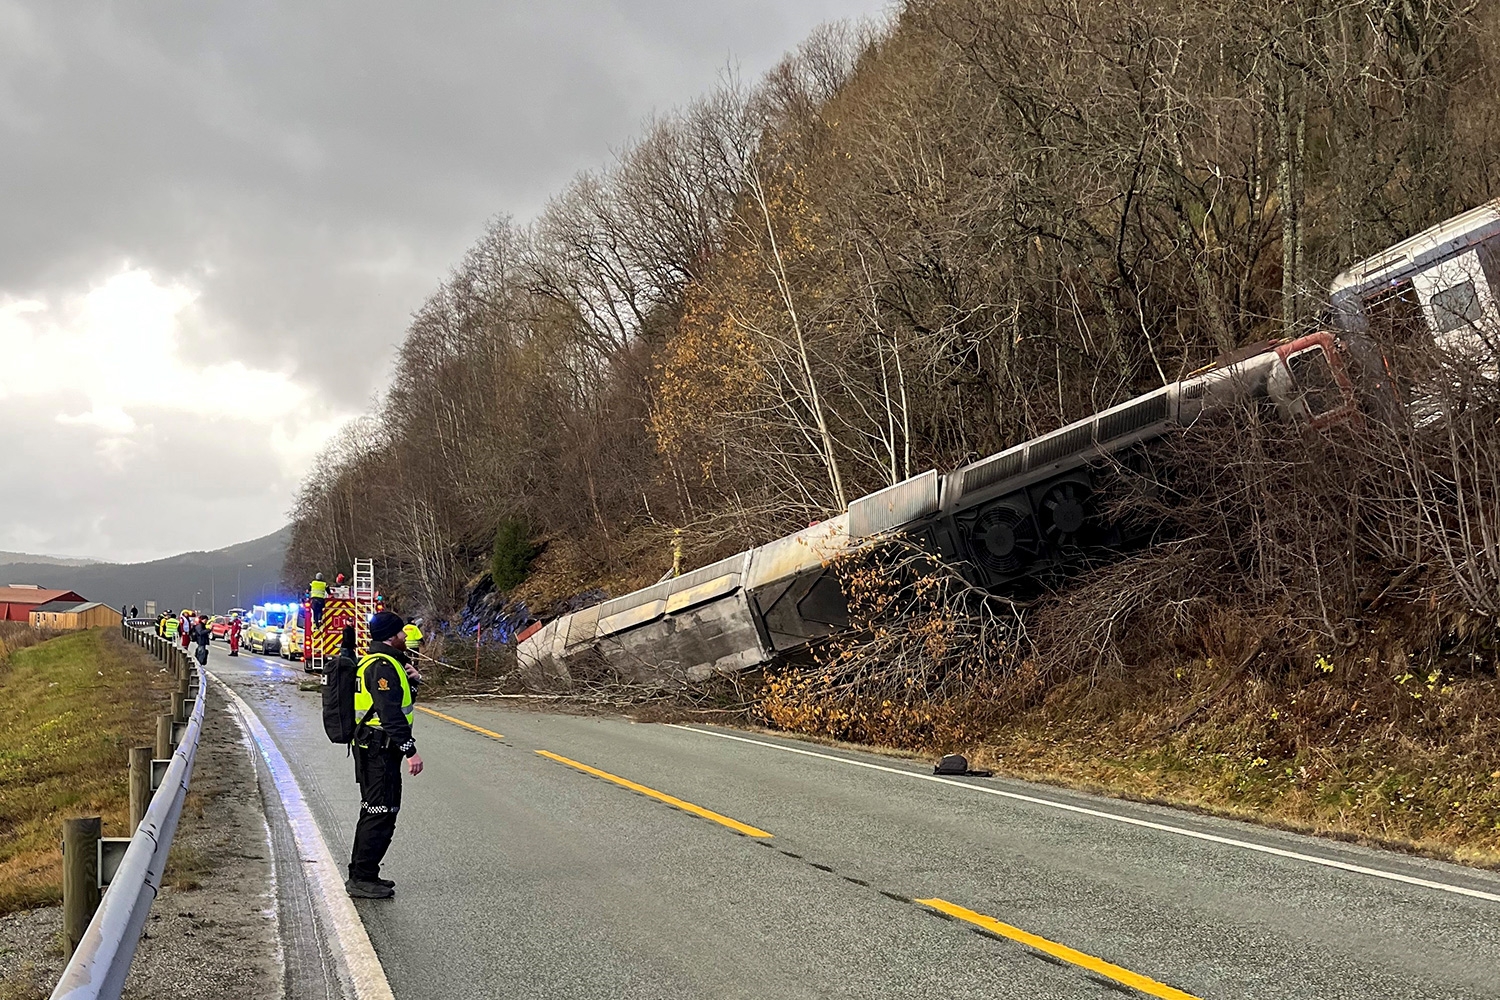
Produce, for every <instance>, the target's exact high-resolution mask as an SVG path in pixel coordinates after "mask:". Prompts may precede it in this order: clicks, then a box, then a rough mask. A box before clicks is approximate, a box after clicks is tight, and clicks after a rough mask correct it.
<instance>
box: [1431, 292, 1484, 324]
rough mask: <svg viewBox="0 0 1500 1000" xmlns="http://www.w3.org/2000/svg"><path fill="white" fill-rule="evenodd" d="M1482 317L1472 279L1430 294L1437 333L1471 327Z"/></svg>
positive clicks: (1482, 313) (1482, 312) (1481, 307)
mask: <svg viewBox="0 0 1500 1000" xmlns="http://www.w3.org/2000/svg"><path fill="white" fill-rule="evenodd" d="M1483 317H1484V306H1482V305H1481V304H1480V302H1479V295H1478V293H1477V292H1476V291H1475V290H1474V282H1473V280H1472V279H1471V280H1469V281H1463V282H1460V283H1459V284H1456V285H1453V286H1451V287H1448V288H1445V289H1443V290H1442V291H1440V292H1433V293H1432V318H1433V320H1434V321H1435V322H1436V323H1437V328H1438V329H1437V332H1438V333H1449V332H1451V331H1453V330H1459V329H1462V328H1464V327H1472V326H1473V325H1474V324H1476V323H1478V322H1479V321H1480V320H1481V319H1482V318H1483Z"/></svg>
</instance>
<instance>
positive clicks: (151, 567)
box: [0, 528, 291, 612]
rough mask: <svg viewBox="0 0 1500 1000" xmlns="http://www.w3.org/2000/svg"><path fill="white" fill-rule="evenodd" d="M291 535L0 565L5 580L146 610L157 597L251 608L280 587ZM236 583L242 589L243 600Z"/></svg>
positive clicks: (170, 604)
mask: <svg viewBox="0 0 1500 1000" xmlns="http://www.w3.org/2000/svg"><path fill="white" fill-rule="evenodd" d="M290 535H291V529H290V528H282V529H281V530H279V531H276V532H273V533H272V534H269V535H266V536H264V537H262V538H256V539H252V540H251V541H248V542H240V543H238V544H235V545H230V546H227V547H225V548H222V549H215V550H214V551H212V552H184V553H182V554H181V555H175V556H168V557H167V558H165V559H154V560H152V561H150V562H142V563H90V564H88V565H83V566H64V565H57V564H53V563H24V562H22V563H8V564H0V578H3V579H4V582H6V583H35V584H39V585H41V586H43V587H56V588H65V589H68V590H74V591H77V592H78V593H79V594H82V595H83V596H84V597H86V598H87V599H89V600H91V601H102V602H103V603H105V604H108V605H110V606H111V607H116V608H118V607H120V606H121V605H132V604H133V605H136V606H137V607H139V608H141V609H142V610H143V612H144V609H145V606H146V602H147V601H155V602H156V604H157V608H158V609H160V610H164V609H166V608H183V607H189V606H196V607H198V608H202V609H208V608H210V606H211V605H213V604H214V603H217V606H218V610H220V611H223V610H225V609H227V608H230V607H232V606H234V604H235V603H239V604H242V605H244V606H247V607H248V606H249V604H250V603H252V602H253V601H255V600H258V599H259V598H261V597H262V596H269V595H274V594H276V593H278V592H279V591H278V586H279V584H280V580H281V566H282V560H283V557H284V556H285V553H286V544H287V540H288V538H289V537H290ZM236 587H239V588H240V589H241V590H242V591H243V599H242V600H240V601H238V602H237V601H236V600H235V594H236ZM195 602H196V605H195Z"/></svg>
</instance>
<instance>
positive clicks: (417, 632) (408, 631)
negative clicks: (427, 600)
mask: <svg viewBox="0 0 1500 1000" xmlns="http://www.w3.org/2000/svg"><path fill="white" fill-rule="evenodd" d="M401 631H402V632H403V633H405V635H406V648H407V649H416V648H417V643H419V642H421V641H422V630H421V629H419V628H417V627H416V626H415V625H407V626H406V627H405V628H404V629H402V630H401Z"/></svg>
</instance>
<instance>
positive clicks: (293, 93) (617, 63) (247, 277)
mask: <svg viewBox="0 0 1500 1000" xmlns="http://www.w3.org/2000/svg"><path fill="white" fill-rule="evenodd" d="M885 8H886V0H718V2H712V3H710V2H705V0H527V2H523V0H488V2H485V0H443V2H417V0H408V2H404V3H401V2H393V0H359V2H352V0H351V2H335V0H286V2H282V3H271V2H255V0H232V2H228V0H226V2H217V0H178V2H167V0H138V2H114V3H102V2H74V0H0V432H3V436H0V440H3V448H4V452H3V457H0V463H3V464H0V550H6V549H9V550H20V551H26V552H33V553H45V554H52V555H73V556H91V557H95V558H101V559H111V560H131V561H134V560H141V559H150V558H156V557H159V556H164V555H170V554H173V553H176V552H181V551H183V550H187V549H209V548H218V547H220V546H223V545H228V544H231V543H234V542H238V541H243V540H245V539H248V538H252V537H256V536H258V535H262V534H266V533H268V532H271V531H274V530H276V529H277V528H279V527H280V526H281V525H282V524H284V523H285V520H286V512H287V510H288V508H289V507H290V504H291V498H292V494H293V492H294V491H295V488H296V485H297V482H298V481H299V480H300V478H301V475H302V472H303V471H304V470H305V468H306V467H307V464H308V461H309V459H310V458H311V457H312V455H314V454H315V453H316V452H317V450H318V449H319V448H320V447H321V445H322V444H323V443H324V442H325V441H326V440H327V438H328V437H329V436H330V435H331V434H332V433H333V432H334V431H336V430H337V428H338V427H339V426H340V425H341V423H342V422H343V421H345V420H347V419H348V418H349V417H350V416H352V415H354V414H355V413H357V412H359V411H360V410H362V409H364V408H366V407H367V406H368V405H369V403H370V401H371V400H372V398H373V397H374V396H375V394H376V393H377V392H378V391H379V390H380V389H381V388H382V387H383V386H384V384H385V378H386V369H387V368H388V366H389V364H390V362H391V358H392V357H393V355H394V349H395V347H396V345H397V343H398V342H399V340H400V338H401V336H402V334H403V332H404V330H405V327H406V323H407V320H408V318H409V316H410V314H411V313H412V311H413V310H415V309H416V308H417V306H418V305H420V303H421V301H422V299H423V298H424V297H425V296H426V295H427V293H428V292H430V291H432V290H433V289H434V288H435V287H436V285H437V283H438V282H439V281H440V280H441V279H442V277H443V275H444V274H445V272H446V271H447V270H448V268H449V267H451V266H452V265H453V264H454V263H456V262H457V261H458V259H459V257H460V255H461V254H462V253H463V251H464V249H465V248H466V247H467V246H468V245H469V244H470V243H471V242H472V241H473V240H474V239H475V238H476V237H477V236H478V235H479V234H480V232H481V230H482V228H483V226H484V223H485V220H486V219H488V218H490V217H491V216H494V215H496V214H499V213H510V214H512V215H514V216H516V217H517V218H518V219H523V220H524V219H526V218H529V217H530V216H532V215H533V214H534V213H535V212H536V211H537V210H538V209H539V208H540V207H541V205H542V204H543V203H544V202H545V201H546V198H547V197H548V195H550V194H552V193H554V192H556V191H558V190H559V189H560V188H561V187H562V186H563V185H564V184H565V183H566V182H567V180H568V178H569V177H571V176H572V175H573V174H574V173H576V172H577V171H579V170H583V169H589V168H593V167H598V166H603V165H605V164H606V163H608V161H609V158H610V155H611V152H612V151H613V150H616V149H618V148H619V147H620V146H621V145H622V144H623V143H624V142H625V141H627V140H628V139H629V138H630V137H631V136H632V135H634V134H636V132H637V131H638V130H639V128H640V126H641V123H642V121H643V119H645V118H646V117H647V116H648V115H650V114H651V113H652V112H653V111H664V110H667V109H669V108H671V107H673V106H675V105H678V104H681V103H684V102H686V101H688V100H690V99H691V98H692V97H694V96H696V95H697V94H699V93H702V92H704V91H705V90H707V89H709V88H711V87H712V86H714V84H715V83H716V82H717V80H718V78H719V77H720V75H721V74H722V72H723V70H724V68H725V67H726V66H727V65H730V64H733V65H734V66H736V67H737V69H738V71H739V73H740V75H741V76H742V77H743V78H745V79H747V80H753V79H754V78H755V77H757V76H758V75H759V74H760V73H761V72H763V71H764V70H765V69H767V68H769V67H770V66H771V65H773V64H774V63H775V62H776V60H777V59H778V58H780V56H781V54H782V53H783V52H785V51H787V50H788V49H790V48H793V47H795V46H796V45H797V43H798V42H800V41H801V40H802V39H803V38H804V37H805V36H806V35H807V33H808V32H809V31H810V30H811V29H812V28H813V27H814V26H816V25H817V24H819V23H821V22H823V21H827V20H833V19H838V18H844V17H860V16H870V15H875V16H878V15H880V14H882V13H883V12H884V10H885Z"/></svg>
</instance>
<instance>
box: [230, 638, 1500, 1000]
mask: <svg viewBox="0 0 1500 1000" xmlns="http://www.w3.org/2000/svg"><path fill="white" fill-rule="evenodd" d="M209 669H210V670H212V671H214V672H215V673H216V674H217V675H218V676H219V677H220V678H221V679H223V680H224V681H226V682H227V683H229V684H230V685H231V686H232V687H233V689H234V690H235V691H236V693H238V694H239V695H240V696H241V697H242V698H243V699H245V701H246V702H248V703H249V704H250V706H251V707H252V708H253V710H254V711H255V713H256V715H257V716H258V717H259V718H260V720H261V721H262V722H263V723H264V725H265V726H266V728H267V729H268V730H269V732H270V733H271V734H272V735H273V736H274V739H275V740H276V742H277V745H278V746H279V748H280V749H281V751H282V753H283V754H284V755H285V757H286V758H287V760H288V761H289V762H290V764H291V768H292V770H293V771H294V772H295V774H296V777H297V780H298V783H299V784H300V785H301V788H302V791H303V793H304V794H305V795H306V797H307V800H308V803H309V805H310V806H311V811H312V813H313V815H314V816H315V817H316V821H317V825H318V827H319V828H320V829H321V831H322V833H323V835H324V837H325V838H326V839H327V841H328V843H329V846H330V847H331V849H332V853H333V854H334V856H335V857H336V858H338V860H339V861H340V862H341V863H342V862H343V861H344V860H346V859H347V856H348V845H349V843H350V840H351V838H352V835H353V825H354V821H355V819H356V818H357V811H358V791H357V789H356V787H355V785H354V783H353V777H352V766H351V765H350V763H349V761H348V760H347V758H346V757H345V755H344V751H343V750H342V748H339V747H335V746H333V745H331V744H329V743H328V741H327V740H326V739H325V738H324V736H323V733H322V729H321V722H320V717H319V707H318V694H317V692H315V691H309V692H302V691H298V690H297V681H298V680H300V679H301V678H302V677H303V676H304V675H303V674H302V673H301V671H300V670H299V669H298V668H297V666H296V665H294V664H288V663H285V662H284V661H277V660H274V659H268V658H264V657H255V656H241V657H239V658H238V659H229V658H228V657H227V656H226V655H225V654H224V651H223V648H222V647H220V646H216V647H215V649H214V655H213V659H212V660H211V662H210V663H209ZM423 707H424V708H425V709H426V711H424V712H421V713H419V714H418V718H417V742H418V746H419V748H420V751H421V754H422V756H423V758H424V760H425V761H426V767H427V769H426V771H425V772H424V773H423V774H422V775H420V776H419V777H417V778H415V779H412V778H408V779H407V782H406V786H405V793H404V794H405V797H404V801H403V807H402V813H401V818H400V822H399V824H398V828H397V831H396V839H395V843H394V845H393V846H392V849H391V852H390V854H389V856H388V857H387V861H386V871H385V874H386V875H387V876H389V877H391V878H394V879H396V880H397V881H398V883H399V885H398V890H397V892H398V894H397V897H396V898H395V899H394V900H390V901H361V902H360V903H359V906H358V908H359V912H360V914H361V916H362V917H363V919H364V923H365V926H366V928H367V929H368V932H369V937H370V939H371V941H372V942H373V943H374V946H375V950H376V953H377V954H378V956H379V958H380V962H381V965H382V966H383V967H384V970H385V974H386V976H387V977H388V978H389V981H390V984H391V987H392V989H393V990H394V993H395V995H396V996H397V997H402V998H406V997H411V998H425V997H432V998H439V997H441V998H452V997H476V998H477V997H545V998H561V997H578V998H584V997H588V998H596V997H630V998H643V997H662V998H669V997H670V998H692V997H703V998H709V997H714V998H723V997H933V998H939V997H941V998H944V1000H954V998H971V997H972V998H980V997H984V998H996V997H1006V998H1010V997H1014V998H1031V997H1057V998H1069V1000H1071V998H1085V997H1106V996H1118V995H1120V994H1121V993H1125V994H1133V995H1137V996H1156V997H1166V998H1178V1000H1180V998H1183V997H1189V998H1192V997H1196V998H1201V1000H1215V998H1222V1000H1229V998H1235V1000H1240V998H1262V997H1263V998H1294V997H1295V998H1330V1000H1332V998H1340V1000H1348V998H1382V1000H1387V998H1396V997H1400V998H1455V1000H1456V998H1473V997H1492V996H1493V997H1500V981H1497V976H1496V970H1500V877H1497V876H1495V875H1494V874H1491V873H1482V872H1477V871H1473V870H1469V869H1464V868H1460V867H1457V866H1452V865H1444V864H1440V863H1437V862H1429V861H1424V860H1420V859H1413V858H1408V857H1405V856H1402V855H1395V854H1389V853H1385V852H1379V851H1373V850H1366V849H1363V848H1358V847H1353V846H1349V845H1343V844H1336V843H1332V842H1328V841H1321V840H1315V839H1312V838H1306V837H1300V836H1296V835H1292V834H1284V833H1279V832H1276V831H1268V830H1262V829H1259V828H1256V827H1251V826H1247V825H1244V824H1239V823H1233V822H1228V821H1221V820H1215V819H1210V818H1207V817H1202V816H1196V815H1192V814H1186V813H1181V812H1176V811H1174V810H1169V809H1163V808H1157V807H1151V806H1142V805H1134V804H1130V803H1122V802H1116V801H1113V800H1109V799H1102V798H1098V797H1094V796H1088V795H1082V794H1076V793H1069V792H1066V791H1061V790H1058V789H1054V788H1048V787H1043V786H1035V785H1028V784H1026V783H1024V782H1016V781H1008V780H1002V779H966V778H960V779H947V780H934V779H933V777H932V775H931V768H930V766H923V765H921V764H920V763H915V762H912V763H909V762H905V761H893V760H891V759H888V758H883V757H878V756H874V755H866V754H860V753H855V752H850V751H845V750H828V749H824V748H821V747H817V746H812V745H809V744H805V743H799V742H796V741H792V740H785V739H779V738H776V737H767V736H762V735H758V734H749V733H739V732H735V731H730V730H721V729H714V728H711V727H702V726H688V727H675V726H666V725H645V724H634V723H631V722H629V721H626V720H622V719H617V718H587V717H576V716H567V715H559V714H550V713H542V712H534V711H529V710H526V709H519V708H504V707H496V706H493V705H491V704H484V703H468V702H446V703H431V704H427V705H425V706H423ZM434 712H435V713H438V714H433V713H434Z"/></svg>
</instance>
